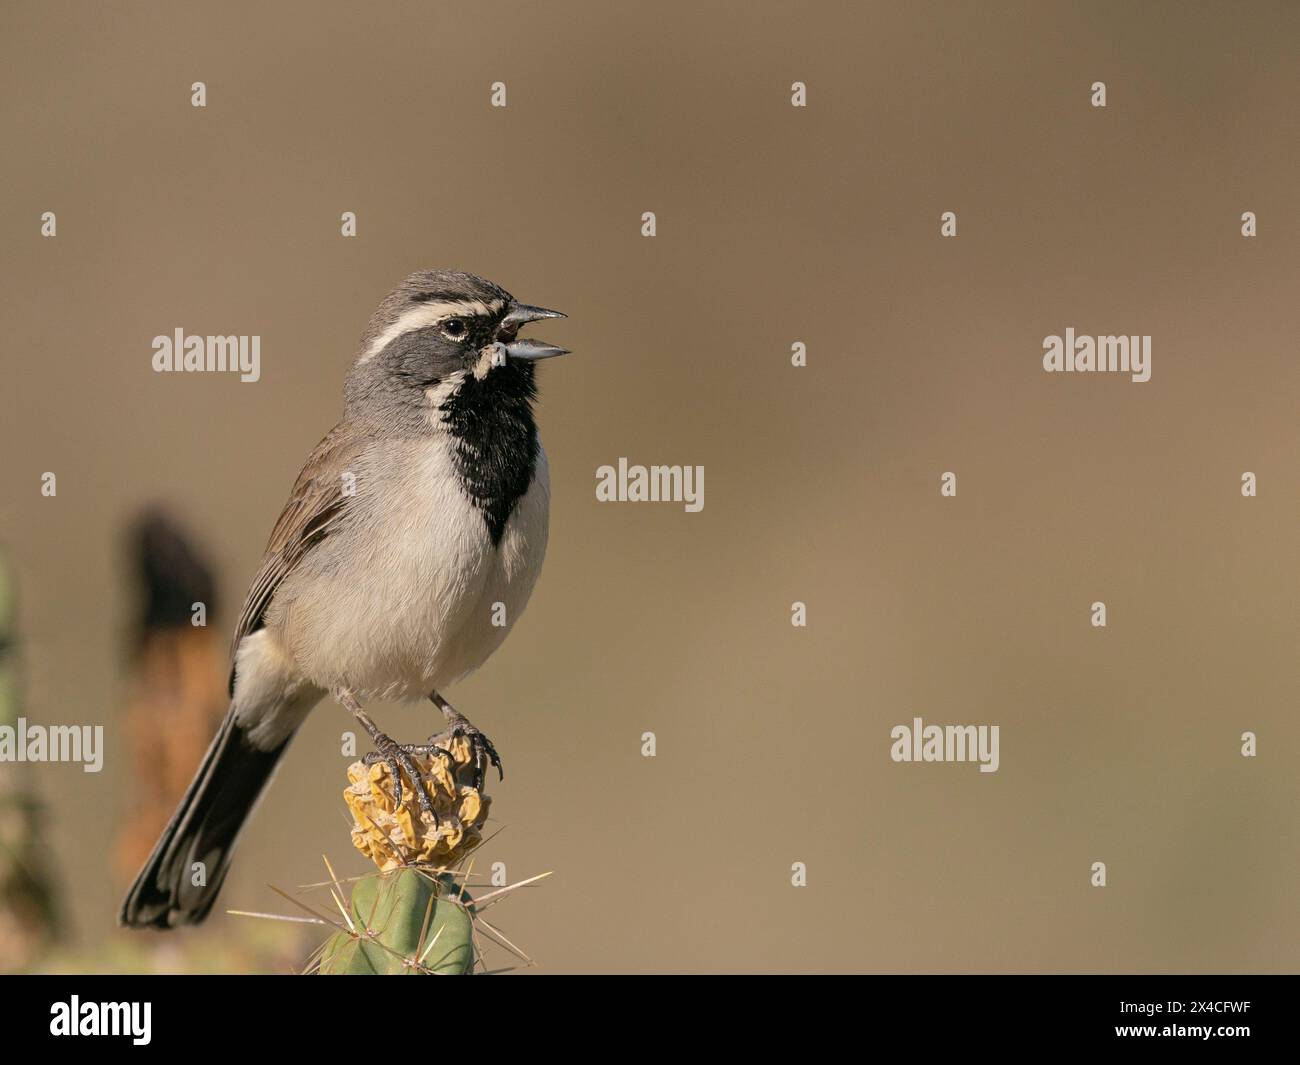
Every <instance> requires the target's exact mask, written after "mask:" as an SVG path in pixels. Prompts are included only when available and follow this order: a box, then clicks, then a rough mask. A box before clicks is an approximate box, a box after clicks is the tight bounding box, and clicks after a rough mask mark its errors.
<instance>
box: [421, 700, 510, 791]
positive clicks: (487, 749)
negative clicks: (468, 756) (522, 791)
mask: <svg viewBox="0 0 1300 1065" xmlns="http://www.w3.org/2000/svg"><path fill="white" fill-rule="evenodd" d="M429 700H430V702H432V703H433V705H434V706H436V707H437V708H438V709H439V710H441V711H442V716H443V717H444V718H446V720H447V727H446V728H445V729H444V730H443V731H442V732H437V733H434V735H432V736H430V737H429V741H428V743H426V744H423V745H422V746H421V747H420V748H418V749H419V750H420V752H421V753H428V752H430V751H435V750H440V751H441V750H446V747H447V744H448V743H450V742H451V741H452V740H454V739H456V738H457V737H460V736H464V737H465V738H466V739H467V740H469V745H470V749H471V750H472V751H473V753H474V786H475V787H476V788H480V789H481V788H482V787H483V773H484V769H485V768H486V767H487V765H488V763H489V762H490V763H491V764H492V765H493V766H495V767H496V771H497V773H499V774H500V776H501V779H502V780H505V778H506V771H505V770H504V769H502V768H501V756H500V755H498V754H497V749H496V748H495V747H493V746H492V741H491V740H490V739H488V738H487V737H486V736H485V735H483V733H482V732H480V731H479V730H478V729H477V728H475V727H474V726H473V725H471V724H470V722H469V718H467V717H466V716H465V715H464V714H462V713H461V712H460V711H459V710H457V709H456V708H455V707H454V706H452V705H451V703H449V702H447V700H446V699H444V698H443V697H442V696H441V695H439V694H438V693H437V692H432V693H431V694H430V695H429Z"/></svg>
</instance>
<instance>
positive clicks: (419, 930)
mask: <svg viewBox="0 0 1300 1065" xmlns="http://www.w3.org/2000/svg"><path fill="white" fill-rule="evenodd" d="M470 907H471V900H470V898H469V896H468V895H467V894H466V893H465V892H464V890H463V889H462V888H461V887H460V886H459V885H458V884H457V883H456V881H455V880H454V879H453V878H452V877H451V876H449V875H448V874H446V873H443V874H441V875H439V876H434V875H432V874H429V873H425V872H422V871H421V870H419V869H396V870H393V871H391V872H387V873H371V874H370V875H369V876H365V877H362V878H361V879H360V880H358V881H357V882H356V883H355V884H354V885H353V887H352V898H351V901H350V904H349V906H348V910H349V911H350V912H349V917H350V918H351V922H352V925H353V926H354V928H355V932H342V931H341V932H336V933H335V934H334V935H333V936H332V937H330V939H329V940H328V941H327V942H326V944H325V947H324V951H323V953H322V955H321V959H320V967H319V970H318V971H319V972H320V973H321V975H324V976H400V975H403V974H406V973H422V974H461V973H468V972H469V971H470V969H471V967H472V966H473V964H474V945H473V939H472V936H473V920H472V918H471V909H470Z"/></svg>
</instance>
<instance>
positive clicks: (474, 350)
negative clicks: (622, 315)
mask: <svg viewBox="0 0 1300 1065" xmlns="http://www.w3.org/2000/svg"><path fill="white" fill-rule="evenodd" d="M563 317H565V315H563V314H561V313H560V312H559V311H549V310H546V309H545V308H544V307H534V306H531V305H529V304H526V303H521V302H519V301H518V300H516V299H515V298H514V297H513V296H511V295H510V293H509V292H507V291H506V290H505V289H503V288H501V287H500V286H499V285H496V284H493V283H492V282H491V281H487V280H484V279H483V278H481V277H475V276H474V275H473V274H465V273H459V272H457V271H453V270H420V271H417V272H416V273H413V274H411V275H410V276H409V277H407V278H406V279H405V280H404V281H403V282H402V283H401V284H400V285H398V286H397V287H396V288H395V289H393V291H392V292H390V293H389V294H388V295H387V296H385V297H384V299H383V302H381V303H380V305H379V307H378V309H377V310H376V311H375V313H374V315H372V316H371V319H370V324H369V326H368V327H367V329H366V332H365V334H364V335H363V337H362V338H361V349H360V351H359V352H358V354H357V358H356V361H355V362H354V363H353V365H352V370H351V372H350V373H349V375H348V382H347V387H346V400H347V404H348V407H349V410H350V411H351V412H353V413H366V414H371V415H380V416H382V417H386V418H397V419H399V420H405V418H406V417H410V416H412V415H413V414H417V412H418V416H419V417H421V418H428V417H429V416H430V414H431V413H433V415H434V417H435V420H436V417H437V413H436V412H437V411H439V410H442V409H445V408H446V406H447V405H448V404H450V403H453V402H454V401H456V400H457V399H458V397H459V398H461V399H464V398H466V397H467V396H468V395H470V394H472V396H473V398H474V402H475V404H476V405H479V404H485V405H491V404H493V403H495V402H497V401H500V402H511V401H514V402H519V401H522V402H525V403H526V402H527V401H528V400H530V399H531V398H532V397H533V395H534V394H535V387H534V382H533V367H534V366H535V364H536V363H537V362H538V361H539V360H541V359H549V358H553V357H554V356H556V355H565V354H567V351H566V350H565V349H564V348H560V347H556V346H555V345H553V344H546V343H543V342H542V341H540V340H533V339H530V338H525V337H521V336H520V335H519V333H520V330H521V329H523V328H524V327H526V326H528V325H529V324H530V323H532V322H537V321H541V320H542V319H545V318H563Z"/></svg>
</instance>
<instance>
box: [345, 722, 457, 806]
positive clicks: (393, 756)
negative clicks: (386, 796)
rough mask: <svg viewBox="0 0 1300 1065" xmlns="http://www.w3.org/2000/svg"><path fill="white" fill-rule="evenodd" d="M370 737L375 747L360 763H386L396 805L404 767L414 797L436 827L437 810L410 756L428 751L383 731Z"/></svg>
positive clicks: (399, 802) (400, 800)
mask: <svg viewBox="0 0 1300 1065" xmlns="http://www.w3.org/2000/svg"><path fill="white" fill-rule="evenodd" d="M371 738H372V739H373V740H374V744H375V749H374V750H373V751H370V752H369V753H368V754H366V755H365V756H364V757H363V758H362V759H361V762H362V764H363V765H375V764H376V763H377V762H385V763H387V765H388V769H389V772H391V773H392V774H393V795H394V797H395V798H396V800H397V805H398V806H401V805H402V770H403V769H405V770H406V775H407V777H409V778H410V781H411V786H412V787H413V788H414V789H415V798H416V800H417V801H418V802H419V804H420V809H421V810H423V811H424V812H425V813H427V814H428V815H429V816H430V817H432V818H433V825H434V827H435V828H437V827H438V825H440V824H441V821H440V820H439V818H438V811H437V810H435V809H434V808H433V800H432V799H430V798H429V789H428V788H426V787H425V786H424V776H423V774H422V773H421V772H420V768H419V766H417V765H416V764H415V761H414V759H412V758H411V755H412V754H427V753H428V751H427V750H425V749H424V747H423V746H422V745H420V744H410V743H398V742H397V741H396V740H394V739H393V738H392V737H391V736H388V735H386V734H385V733H383V732H379V733H376V734H375V735H374V736H372V737H371Z"/></svg>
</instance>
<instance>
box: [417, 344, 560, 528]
mask: <svg viewBox="0 0 1300 1065" xmlns="http://www.w3.org/2000/svg"><path fill="white" fill-rule="evenodd" d="M536 395H537V387H536V385H535V384H534V382H533V367H532V366H530V365H528V364H527V363H524V364H519V363H514V362H511V363H507V364H506V365H505V366H500V367H497V368H496V369H494V370H492V371H491V372H489V373H488V374H487V375H486V376H485V377H484V378H483V380H481V381H480V380H478V379H477V378H476V377H474V376H473V375H472V374H470V375H467V376H466V378H465V383H464V384H462V385H461V386H460V388H459V389H457V391H456V393H455V394H454V395H453V396H452V397H451V398H450V399H448V400H447V401H446V402H445V403H444V404H443V405H442V407H441V408H440V409H441V410H442V412H443V414H444V415H445V419H446V425H447V428H448V429H449V430H450V432H451V434H452V436H453V437H454V438H455V440H456V471H457V472H458V473H459V474H460V479H461V486H462V487H463V488H464V490H465V494H466V495H468V496H469V498H470V500H471V501H472V502H473V504H474V506H475V507H477V508H478V510H479V511H480V512H481V513H482V515H483V521H484V522H485V523H486V524H487V530H488V535H489V536H491V537H492V544H493V546H494V547H495V546H499V545H500V543H501V537H502V535H503V534H504V533H505V530H506V522H507V521H509V520H510V515H511V514H512V513H514V509H515V504H517V503H518V502H519V500H520V499H521V498H522V497H523V495H524V493H525V492H527V491H528V486H529V485H530V484H532V483H533V473H534V471H535V470H536V468H537V423H536V422H535V421H534V420H533V404H532V401H533V399H534V397H535V396H536Z"/></svg>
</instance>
